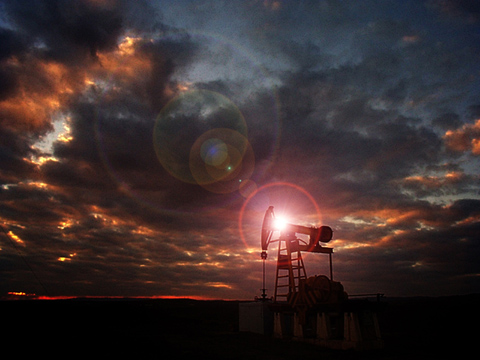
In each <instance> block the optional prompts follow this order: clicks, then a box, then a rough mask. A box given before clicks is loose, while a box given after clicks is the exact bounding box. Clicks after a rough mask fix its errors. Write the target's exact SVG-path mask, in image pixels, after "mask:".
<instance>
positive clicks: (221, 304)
mask: <svg viewBox="0 0 480 360" xmlns="http://www.w3.org/2000/svg"><path fill="white" fill-rule="evenodd" d="M382 301H383V302H385V303H387V305H386V307H385V309H384V310H383V311H382V312H381V313H380V314H379V321H380V327H381V331H382V337H383V339H384V340H385V348H384V349H382V350H375V351H364V352H357V351H353V350H348V351H341V350H330V349H323V348H320V347H318V346H315V345H311V344H306V343H301V342H296V341H291V340H279V339H273V338H270V337H264V336H262V335H257V334H251V333H240V332H238V301H198V300H189V299H185V300H160V299H151V300H149V299H122V300H119V299H116V300H112V299H75V300H23V301H21V300H19V301H0V310H1V314H2V330H3V331H2V335H0V339H1V340H0V344H1V345H2V350H3V351H2V352H3V354H11V356H12V357H18V356H20V357H21V358H28V357H33V356H35V357H39V356H48V357H50V358H67V359H68V358H76V359H81V358H84V357H88V358H93V359H97V358H109V359H114V358H124V359H128V358H135V359H156V358H160V359H177V358H181V359H187V358H193V359H198V358H200V359H249V360H250V359H302V360H305V359H438V358H439V357H441V358H445V357H453V358H454V359H461V358H463V357H464V355H465V357H466V356H467V355H466V354H467V353H468V352H469V351H473V354H476V353H477V352H476V351H475V350H476V348H475V345H476V344H477V342H478V341H479V336H480V328H479V326H480V310H479V305H480V294H476V295H466V296H455V297H439V298H384V299H383V300H382ZM8 356H10V355H8Z"/></svg>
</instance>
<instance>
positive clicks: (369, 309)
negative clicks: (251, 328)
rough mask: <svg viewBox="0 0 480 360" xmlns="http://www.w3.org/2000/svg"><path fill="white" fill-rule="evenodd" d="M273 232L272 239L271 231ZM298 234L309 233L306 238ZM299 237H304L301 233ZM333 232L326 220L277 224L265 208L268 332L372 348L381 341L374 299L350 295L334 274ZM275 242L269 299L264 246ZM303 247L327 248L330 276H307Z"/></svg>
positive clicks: (322, 251) (306, 249) (263, 241)
mask: <svg viewBox="0 0 480 360" xmlns="http://www.w3.org/2000/svg"><path fill="white" fill-rule="evenodd" d="M274 233H278V234H279V236H278V238H276V239H274V238H273V234H274ZM297 234H303V235H307V236H308V241H306V240H303V239H302V238H298V237H297ZM303 238H304V237H303ZM332 238H333V231H332V229H331V228H330V227H329V226H320V227H307V226H302V225H295V224H279V223H278V222H277V219H276V217H275V213H274V208H273V206H270V207H269V208H268V209H267V211H266V212H265V216H264V219H263V224H262V231H261V247H262V252H261V259H262V260H263V269H264V273H263V289H262V297H261V299H259V300H261V301H262V302H265V303H268V305H267V306H268V309H269V311H270V312H271V313H273V331H272V333H273V336H275V337H281V338H285V337H286V338H294V339H297V340H304V341H309V342H313V343H316V344H319V345H322V346H325V347H329V348H338V349H350V348H354V349H372V348H381V347H383V341H382V339H381V336H380V328H379V324H378V318H377V310H378V306H376V305H378V304H375V303H371V302H366V301H359V300H351V299H349V296H348V294H347V292H346V291H345V290H344V287H343V285H342V284H341V283H340V282H338V281H334V280H333V266H332V254H333V248H331V247H327V246H324V245H323V244H325V243H328V242H329V241H330V240H331V239H332ZM273 243H278V247H277V266H276V276H275V290H274V295H273V299H272V300H273V301H272V300H269V299H267V295H266V289H265V261H266V259H267V251H268V247H269V246H270V245H271V244H273ZM302 252H309V253H318V254H326V255H328V258H329V269H330V274H329V276H326V275H314V276H310V277H308V276H307V273H306V270H305V264H304V261H303V258H302Z"/></svg>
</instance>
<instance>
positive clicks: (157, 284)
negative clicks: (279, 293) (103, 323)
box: [0, 0, 480, 299]
mask: <svg viewBox="0 0 480 360" xmlns="http://www.w3.org/2000/svg"><path fill="white" fill-rule="evenodd" d="M479 57H480V5H479V3H478V2H477V1H475V0H425V1H418V0H412V1H393V0H392V1H356V0H352V1H335V0H328V1H321V0H318V1H271V0H265V1H255V0H246V1H155V0H152V1H147V0H142V1H127V0H123V1H122V0H118V1H117V0H73V1H68V2H67V1H60V0H45V1H41V0H39V1H30V0H11V1H10V0H2V1H1V2H0V139H1V141H0V225H1V227H2V229H1V232H0V296H4V295H6V294H7V293H8V292H25V293H35V294H37V295H47V296H87V295H89V296H195V297H200V298H222V299H251V298H253V297H254V296H255V295H260V290H259V289H260V288H261V287H262V281H261V279H262V275H261V274H262V262H261V259H260V251H261V248H260V230H261V223H262V220H263V215H264V213H265V211H266V209H267V208H268V206H270V205H272V206H274V208H275V212H276V214H277V215H282V216H284V217H286V218H288V219H289V221H290V222H292V223H295V224H302V225H308V226H319V225H329V226H331V227H332V228H333V230H334V240H332V241H331V242H330V243H329V244H328V245H329V246H332V247H333V248H334V256H333V260H334V278H335V280H338V281H341V282H342V284H343V285H344V287H345V289H346V291H347V292H348V293H350V294H356V293H365V292H383V293H385V294H386V295H388V296H410V295H450V294H465V293H471V292H479V291H480V262H479V261H478V259H479V258H480V192H479V190H480V188H479V184H480V177H479V165H480V161H479V160H480V65H479V64H480V58H479ZM275 258H276V252H275V248H273V247H272V248H271V249H269V257H268V259H267V264H266V265H267V288H268V289H269V290H268V291H267V293H268V294H270V295H272V294H273V282H274V271H275V270H274V269H275ZM304 259H305V264H306V270H307V274H308V275H314V274H321V273H324V272H325V271H326V262H327V260H328V258H324V255H322V254H305V256H304Z"/></svg>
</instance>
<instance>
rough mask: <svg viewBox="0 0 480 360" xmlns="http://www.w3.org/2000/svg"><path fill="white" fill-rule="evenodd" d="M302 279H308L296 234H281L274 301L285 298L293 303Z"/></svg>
mask: <svg viewBox="0 0 480 360" xmlns="http://www.w3.org/2000/svg"><path fill="white" fill-rule="evenodd" d="M301 279H307V274H306V272H305V266H304V264H303V259H302V254H301V252H300V249H299V243H298V239H297V238H296V237H295V236H289V235H288V234H287V236H281V237H280V239H279V240H278V255H277V275H276V279H275V296H274V301H275V302H277V301H279V299H283V300H284V301H286V302H289V303H292V302H293V301H294V299H295V297H296V295H297V294H298V288H299V283H300V280H301Z"/></svg>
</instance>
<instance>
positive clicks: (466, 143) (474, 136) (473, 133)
mask: <svg viewBox="0 0 480 360" xmlns="http://www.w3.org/2000/svg"><path fill="white" fill-rule="evenodd" d="M444 141H445V144H446V146H447V148H448V149H450V150H452V151H457V152H466V151H471V152H472V154H473V155H477V156H478V155H480V119H478V120H477V121H476V122H475V123H474V124H465V125H463V126H462V127H461V128H460V129H457V130H448V131H447V132H446V133H445V136H444Z"/></svg>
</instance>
